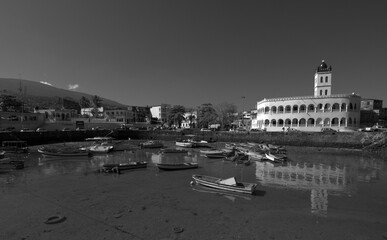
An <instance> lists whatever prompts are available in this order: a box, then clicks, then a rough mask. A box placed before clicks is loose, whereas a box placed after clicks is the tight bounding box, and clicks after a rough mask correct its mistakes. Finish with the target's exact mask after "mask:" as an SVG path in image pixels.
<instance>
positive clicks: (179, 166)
mask: <svg viewBox="0 0 387 240" xmlns="http://www.w3.org/2000/svg"><path fill="white" fill-rule="evenodd" d="M156 165H157V167H158V168H159V169H161V170H183V169H192V168H198V167H199V164H198V163H194V162H190V163H157V164H156Z"/></svg>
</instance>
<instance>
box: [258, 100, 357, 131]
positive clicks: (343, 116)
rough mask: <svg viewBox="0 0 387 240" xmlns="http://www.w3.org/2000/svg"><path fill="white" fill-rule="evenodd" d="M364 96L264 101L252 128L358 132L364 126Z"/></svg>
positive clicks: (259, 103)
mask: <svg viewBox="0 0 387 240" xmlns="http://www.w3.org/2000/svg"><path fill="white" fill-rule="evenodd" d="M360 100H361V98H360V96H358V95H355V94H341V95H331V96H319V97H293V98H276V99H264V100H262V101H261V102H258V103H257V118H256V119H253V120H252V128H256V129H266V130H267V131H283V130H284V128H294V129H298V130H301V131H321V129H322V128H323V127H330V128H333V129H336V130H339V131H348V130H354V129H357V128H358V127H359V123H360Z"/></svg>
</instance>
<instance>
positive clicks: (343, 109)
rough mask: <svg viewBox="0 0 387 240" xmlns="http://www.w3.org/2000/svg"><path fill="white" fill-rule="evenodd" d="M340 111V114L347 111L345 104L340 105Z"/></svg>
mask: <svg viewBox="0 0 387 240" xmlns="http://www.w3.org/2000/svg"><path fill="white" fill-rule="evenodd" d="M341 111H342V112H345V111H347V104H345V103H342V104H341Z"/></svg>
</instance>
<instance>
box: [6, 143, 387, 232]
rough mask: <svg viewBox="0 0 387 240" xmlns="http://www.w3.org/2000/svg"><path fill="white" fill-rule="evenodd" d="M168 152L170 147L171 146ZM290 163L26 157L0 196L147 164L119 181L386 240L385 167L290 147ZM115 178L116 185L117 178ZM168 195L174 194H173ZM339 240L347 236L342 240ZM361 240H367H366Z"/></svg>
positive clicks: (365, 158) (144, 153)
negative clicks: (110, 167)
mask: <svg viewBox="0 0 387 240" xmlns="http://www.w3.org/2000/svg"><path fill="white" fill-rule="evenodd" d="M167 145H168V146H170V147H172V146H173V143H172V142H169V143H167ZM288 157H289V161H288V162H286V163H285V164H271V163H268V162H253V163H252V164H251V165H249V166H245V165H243V164H241V165H237V164H235V163H233V162H228V161H224V160H222V159H208V158H206V157H205V156H203V155H201V154H200V152H199V149H189V151H188V153H165V154H162V153H160V152H159V150H158V149H142V150H135V151H127V152H126V151H125V152H113V153H110V154H102V155H94V156H92V157H79V158H71V159H69V158H44V157H42V156H41V155H40V154H37V153H32V154H29V155H28V156H25V157H24V158H25V163H26V168H25V169H22V170H15V171H11V172H7V173H0V194H1V197H3V198H4V197H6V196H7V195H13V194H15V192H17V191H16V190H17V189H27V190H28V186H29V185H30V184H31V185H32V184H34V183H36V182H44V181H45V179H46V180H47V181H50V180H51V179H53V177H58V176H64V177H66V178H68V177H80V176H90V175H91V174H93V173H95V171H96V170H98V169H99V168H100V167H101V166H102V165H103V164H104V163H118V162H130V161H146V162H148V167H147V168H146V169H138V170H129V171H127V172H123V174H124V175H130V174H131V173H134V172H136V173H137V175H136V176H137V177H139V178H141V176H143V177H144V178H145V177H147V178H151V180H149V181H158V186H160V185H162V184H164V183H165V184H172V183H173V182H174V181H181V180H182V179H183V181H186V182H185V183H183V184H182V186H183V188H184V187H186V188H191V189H192V191H191V193H189V196H187V198H194V197H195V194H201V196H200V197H201V198H204V199H206V198H207V199H212V196H220V197H221V198H223V199H226V201H228V202H229V203H230V204H242V205H241V206H243V209H248V208H249V205H251V207H254V208H257V207H256V204H257V201H259V203H260V208H262V209H265V208H266V209H270V211H277V210H278V209H287V210H286V211H288V215H289V217H295V216H297V214H298V213H297V214H296V212H297V211H300V212H305V209H308V210H307V211H308V212H309V215H310V216H312V217H313V216H314V217H317V218H318V219H325V221H329V220H330V219H331V220H335V221H337V219H353V218H360V219H362V221H363V220H364V219H370V218H372V221H374V223H372V224H375V229H376V231H379V232H377V233H376V236H378V239H383V238H387V233H386V232H383V231H380V230H379V229H380V228H381V229H383V227H385V226H387V225H386V224H387V210H386V209H387V193H386V192H387V191H386V189H387V167H386V164H385V160H384V159H382V158H379V157H375V156H369V155H364V154H362V153H361V152H350V151H344V150H343V151H340V150H327V149H325V150H319V149H308V148H295V147H292V148H288ZM159 162H173V163H177V162H197V163H199V166H200V167H199V169H191V170H183V171H177V172H176V171H174V172H170V171H160V170H158V168H157V167H156V165H155V164H156V163H159ZM195 173H199V174H203V175H210V176H215V177H220V178H227V177H233V176H234V177H236V178H237V179H238V180H239V181H243V182H252V183H258V190H257V191H256V193H255V194H254V195H252V196H250V195H241V194H233V193H226V192H222V191H217V190H214V189H208V188H205V187H201V186H190V185H189V181H187V179H190V180H192V179H191V178H190V176H191V175H192V174H195ZM121 175H122V174H121ZM112 177H116V178H119V176H117V175H112ZM152 179H153V180H152ZM96 180H98V179H97V178H96ZM116 181H120V180H116ZM179 186H180V185H179ZM166 189H167V190H166V191H171V194H173V189H170V188H166ZM74 191H75V190H74ZM164 192H165V191H164ZM223 204H225V203H223ZM226 204H227V203H226ZM220 206H222V205H220ZM222 208H223V207H221V209H222ZM297 209H299V210H297ZM293 211H294V212H293ZM277 214H278V213H277ZM288 215H287V216H288ZM359 216H360V217H359ZM362 216H363V217H362ZM363 218H364V219H363ZM268 221H269V220H268ZM367 221H368V220H367ZM331 224H334V223H333V222H332V223H331ZM347 230H348V229H346V230H345V231H347ZM336 231H340V230H336ZM386 231H387V230H386ZM374 232H375V231H374ZM273 234H274V233H273ZM343 234H344V233H341V234H339V235H338V236H341V237H343V236H344V239H345V235H343ZM273 236H274V235H273ZM297 236H298V235H297ZM267 237H268V238H272V237H270V236H267ZM352 237H353V236H352ZM187 238H188V239H189V237H187ZM226 239H227V238H226ZM235 239H238V238H236V237H235ZM246 239H250V238H249V237H247V238H246ZM257 239H260V238H257ZM288 239H292V238H288ZM348 239H349V238H348ZM359 239H372V238H371V237H369V236H368V235H367V234H365V236H363V237H362V238H359Z"/></svg>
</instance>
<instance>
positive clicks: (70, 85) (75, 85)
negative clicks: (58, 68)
mask: <svg viewBox="0 0 387 240" xmlns="http://www.w3.org/2000/svg"><path fill="white" fill-rule="evenodd" d="M78 87H79V84H69V90H74V89H77V88H78Z"/></svg>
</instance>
